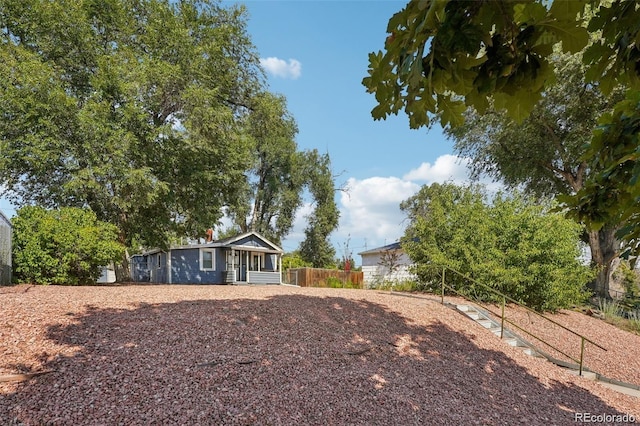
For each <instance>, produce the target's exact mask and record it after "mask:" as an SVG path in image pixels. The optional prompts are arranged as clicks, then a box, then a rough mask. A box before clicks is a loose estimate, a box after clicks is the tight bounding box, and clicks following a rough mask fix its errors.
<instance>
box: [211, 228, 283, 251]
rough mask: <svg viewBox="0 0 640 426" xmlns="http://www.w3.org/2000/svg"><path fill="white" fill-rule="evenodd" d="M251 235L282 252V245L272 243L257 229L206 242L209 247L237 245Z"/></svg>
mask: <svg viewBox="0 0 640 426" xmlns="http://www.w3.org/2000/svg"><path fill="white" fill-rule="evenodd" d="M250 236H255V237H256V238H258V239H260V240H262V242H264V243H265V244H267V245H268V246H269V247H271V249H272V250H274V251H278V252H282V249H281V248H280V247H278V246H277V245H275V244H274V243H272V242H271V241H269V240H267V239H266V238H265V237H263V236H262V235H260V234H258V233H257V232H255V231H251V232H245V233H244V234H239V235H235V236H233V237H228V238H223V239H221V240H217V241H212V242H210V243H208V244H206V245H207V246H208V247H211V246H213V247H231V246H235V245H236V244H234V243H237V242H238V241H241V240H243V239H245V238H247V237H250ZM252 248H253V249H259V247H252Z"/></svg>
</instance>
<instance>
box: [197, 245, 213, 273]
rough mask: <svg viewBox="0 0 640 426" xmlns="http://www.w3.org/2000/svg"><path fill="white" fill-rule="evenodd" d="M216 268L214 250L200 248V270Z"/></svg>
mask: <svg viewBox="0 0 640 426" xmlns="http://www.w3.org/2000/svg"><path fill="white" fill-rule="evenodd" d="M215 268H216V256H215V250H200V270H201V271H213V270H214V269H215Z"/></svg>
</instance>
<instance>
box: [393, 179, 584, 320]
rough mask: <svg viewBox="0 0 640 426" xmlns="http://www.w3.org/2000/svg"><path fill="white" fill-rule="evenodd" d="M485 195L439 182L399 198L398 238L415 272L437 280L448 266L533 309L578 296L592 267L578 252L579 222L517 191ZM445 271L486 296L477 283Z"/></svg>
mask: <svg viewBox="0 0 640 426" xmlns="http://www.w3.org/2000/svg"><path fill="white" fill-rule="evenodd" d="M486 199H487V194H486V193H484V191H483V190H482V188H481V187H479V186H467V187H459V186H456V185H454V184H451V183H446V184H442V185H440V184H432V185H431V186H424V187H423V188H422V189H421V190H420V191H419V192H418V193H417V194H416V195H414V196H413V197H411V198H409V199H408V200H406V201H404V202H403V203H402V204H401V209H402V210H403V211H405V212H406V213H407V215H408V218H409V220H410V224H409V226H408V227H407V230H406V232H405V236H404V237H403V241H402V245H403V247H404V249H405V250H406V252H407V254H408V255H409V257H410V258H411V259H412V261H413V262H414V263H415V264H416V273H417V275H418V277H419V278H420V279H421V280H422V281H423V282H425V283H435V284H434V285H437V283H439V278H440V276H441V274H442V267H443V266H447V267H450V268H453V269H455V270H457V271H459V272H461V273H463V274H465V275H467V276H470V277H471V278H473V279H475V280H477V281H478V282H481V283H483V284H486V285H489V286H492V287H493V288H495V289H496V290H498V291H501V292H503V293H505V294H507V295H509V296H510V297H512V298H514V299H516V300H518V301H520V302H522V303H525V304H526V305H528V306H531V307H533V308H535V309H539V310H555V309H558V308H563V307H568V306H571V305H572V304H574V303H579V302H582V301H583V300H584V298H585V297H586V295H587V293H586V292H585V291H584V290H583V288H584V285H585V283H586V282H587V281H588V280H589V279H590V278H591V277H592V276H593V274H592V272H591V271H590V269H589V268H588V267H587V266H584V265H582V264H581V263H580V261H579V259H578V257H579V255H580V249H579V243H580V240H579V236H580V233H581V227H580V226H579V225H578V224H576V223H575V222H573V221H571V220H568V219H565V218H564V217H563V216H562V215H561V214H559V213H549V212H548V208H544V207H543V206H540V205H536V204H533V203H530V202H527V201H526V199H524V198H522V197H521V196H520V195H518V194H517V193H513V194H511V195H510V196H505V195H502V194H499V195H497V196H496V197H495V198H494V199H493V200H492V202H491V204H488V203H487V202H486V201H485V200H486ZM446 278H447V281H448V284H449V285H453V286H455V287H457V288H459V289H460V290H463V291H468V292H470V293H471V294H472V295H475V296H477V297H481V298H484V299H485V300H491V295H490V294H488V293H487V292H486V290H484V289H483V288H482V287H480V286H475V285H473V284H470V283H469V282H464V281H463V280H462V279H461V277H459V276H457V275H454V274H446ZM463 283H464V284H463Z"/></svg>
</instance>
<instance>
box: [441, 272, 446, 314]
mask: <svg viewBox="0 0 640 426" xmlns="http://www.w3.org/2000/svg"><path fill="white" fill-rule="evenodd" d="M445 271H446V269H445V268H444V266H443V267H442V292H441V294H440V302H441V303H442V304H443V305H444V273H445Z"/></svg>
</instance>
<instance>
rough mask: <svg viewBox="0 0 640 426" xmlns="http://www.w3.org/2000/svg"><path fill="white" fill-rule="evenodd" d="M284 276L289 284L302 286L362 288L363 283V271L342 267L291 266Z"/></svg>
mask: <svg viewBox="0 0 640 426" xmlns="http://www.w3.org/2000/svg"><path fill="white" fill-rule="evenodd" d="M283 278H284V281H285V282H286V283H287V284H294V285H299V286H300V287H350V288H362V284H363V274H362V272H361V271H349V272H347V271H343V270H341V269H320V268H291V269H289V270H287V271H286V272H285V274H284V277H283ZM340 284H342V285H340Z"/></svg>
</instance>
